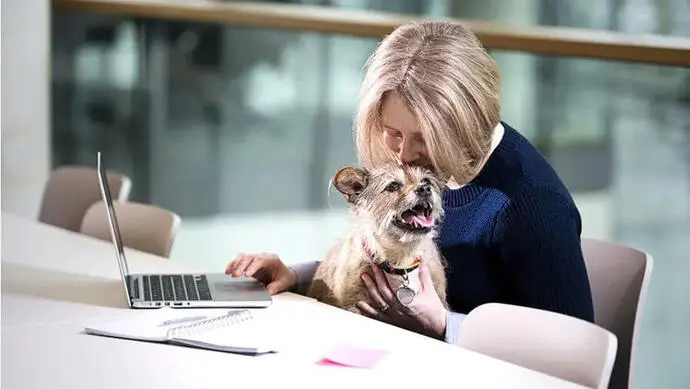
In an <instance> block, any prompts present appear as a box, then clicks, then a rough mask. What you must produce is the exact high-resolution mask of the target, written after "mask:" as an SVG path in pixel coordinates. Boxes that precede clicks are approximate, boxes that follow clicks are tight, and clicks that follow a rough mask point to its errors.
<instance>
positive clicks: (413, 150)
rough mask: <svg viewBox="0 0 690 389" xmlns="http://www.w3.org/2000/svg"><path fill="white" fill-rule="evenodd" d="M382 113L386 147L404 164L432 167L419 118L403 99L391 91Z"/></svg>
mask: <svg viewBox="0 0 690 389" xmlns="http://www.w3.org/2000/svg"><path fill="white" fill-rule="evenodd" d="M381 113H382V121H383V139H384V141H385V143H386V147H388V149H389V150H390V151H392V152H393V153H395V155H396V156H397V157H398V159H399V160H400V162H402V163H404V164H408V165H416V166H422V167H425V168H427V169H431V168H432V165H431V161H430V160H429V156H428V153H427V148H426V144H425V143H424V138H423V137H422V133H421V132H420V131H419V126H418V124H417V120H416V119H415V118H414V115H412V112H410V111H409V110H408V109H407V107H406V106H405V103H404V101H403V99H402V98H401V97H400V96H399V95H398V94H397V93H394V92H391V93H390V94H388V95H387V96H386V98H385V99H384V101H383V105H382V107H381Z"/></svg>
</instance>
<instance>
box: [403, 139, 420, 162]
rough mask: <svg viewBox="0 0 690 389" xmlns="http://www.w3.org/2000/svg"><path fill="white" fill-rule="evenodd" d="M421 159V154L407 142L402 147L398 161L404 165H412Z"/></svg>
mask: <svg viewBox="0 0 690 389" xmlns="http://www.w3.org/2000/svg"><path fill="white" fill-rule="evenodd" d="M418 158H419V153H417V151H416V150H415V149H414V147H413V146H412V145H411V144H409V143H406V142H403V144H402V145H401V146H400V152H399V153H398V159H399V160H400V162H402V163H412V162H414V161H416V160H417V159H418Z"/></svg>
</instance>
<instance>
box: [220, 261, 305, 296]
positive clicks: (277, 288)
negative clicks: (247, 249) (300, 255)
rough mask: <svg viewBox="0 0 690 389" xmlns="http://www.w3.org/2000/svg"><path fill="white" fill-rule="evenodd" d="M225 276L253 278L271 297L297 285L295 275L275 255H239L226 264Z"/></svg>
mask: <svg viewBox="0 0 690 389" xmlns="http://www.w3.org/2000/svg"><path fill="white" fill-rule="evenodd" d="M225 274H231V275H232V276H233V277H239V276H242V275H243V276H245V277H254V278H256V279H257V280H259V281H261V282H263V283H264V285H266V289H268V292H269V293H270V294H271V295H274V294H277V293H280V292H284V291H286V290H290V289H292V288H293V287H294V286H295V285H297V274H296V273H295V272H294V271H293V270H291V269H290V268H288V267H287V266H285V264H284V263H283V262H282V261H281V260H280V258H279V257H278V256H277V255H276V254H269V253H261V254H239V255H238V256H237V257H236V258H235V259H234V260H232V261H231V262H230V263H228V266H227V267H226V268H225Z"/></svg>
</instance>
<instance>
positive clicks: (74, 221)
mask: <svg viewBox="0 0 690 389" xmlns="http://www.w3.org/2000/svg"><path fill="white" fill-rule="evenodd" d="M107 176H108V184H109V185H110V190H111V193H112V196H113V199H117V200H119V201H127V200H128V199H129V194H130V191H131V188H132V181H131V180H130V179H129V177H127V176H125V175H124V174H121V173H117V172H112V171H109V172H107ZM99 200H101V190H100V186H99V184H98V171H97V170H96V169H93V168H90V167H87V166H60V167H58V168H56V169H55V170H53V172H52V173H51V174H50V177H49V178H48V182H47V183H46V185H45V189H44V191H43V199H42V202H41V209H40V211H39V214H38V220H39V221H40V222H43V223H46V224H51V225H54V226H57V227H61V228H65V229H68V230H71V231H79V228H80V226H81V221H82V219H83V218H84V214H85V213H86V210H87V209H88V208H89V207H90V206H91V205H92V204H93V203H95V202H97V201H99Z"/></svg>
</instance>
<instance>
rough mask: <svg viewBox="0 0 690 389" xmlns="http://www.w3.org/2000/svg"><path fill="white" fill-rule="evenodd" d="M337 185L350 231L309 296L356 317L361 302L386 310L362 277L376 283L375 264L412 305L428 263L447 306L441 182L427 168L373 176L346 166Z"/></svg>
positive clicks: (392, 169) (393, 168) (385, 170)
mask: <svg viewBox="0 0 690 389" xmlns="http://www.w3.org/2000/svg"><path fill="white" fill-rule="evenodd" d="M333 185H334V186H335V188H336V189H338V191H340V192H341V193H342V194H343V196H344V197H345V200H346V201H347V203H348V208H349V214H350V219H351V220H350V230H349V233H348V234H347V235H346V237H345V238H344V239H343V240H341V241H339V242H338V243H336V244H335V245H334V246H333V247H332V248H331V249H330V250H329V252H328V254H327V255H326V258H325V259H324V260H323V261H322V262H321V263H320V264H319V266H318V267H317V269H316V272H315V274H314V278H313V280H312V282H311V284H310V286H309V288H308V290H307V295H308V296H310V297H312V298H315V299H316V300H318V301H321V302H323V303H326V304H329V305H333V306H336V307H339V308H342V309H345V310H348V311H350V312H354V313H361V312H360V310H359V308H358V307H357V306H356V304H357V302H358V301H366V302H369V304H370V306H372V307H373V308H374V309H378V308H381V307H380V302H377V301H372V299H371V297H370V295H369V293H368V291H367V289H366V285H365V284H364V281H363V280H362V278H361V276H362V274H363V273H367V274H369V276H371V277H372V279H373V277H374V274H373V270H372V269H371V266H372V265H374V266H378V267H379V268H380V269H382V270H384V274H386V277H387V278H388V282H389V284H390V285H391V288H392V290H393V292H394V293H395V294H396V296H397V297H398V300H399V301H400V302H401V304H403V305H407V304H409V303H410V302H411V300H413V299H414V295H416V294H417V293H418V291H419V274H418V272H417V270H418V266H419V263H420V259H423V260H424V261H425V262H426V263H428V269H429V272H430V276H431V279H432V281H433V284H434V289H435V290H436V292H437V293H438V295H439V298H440V299H441V301H442V302H443V303H444V305H446V304H447V303H446V278H445V273H444V269H445V262H444V260H443V257H442V256H441V254H440V252H439V251H438V248H437V247H436V244H435V242H434V238H435V237H436V235H437V233H438V232H437V230H438V226H439V223H440V221H441V219H442V217H443V208H442V200H441V191H442V185H441V184H440V182H439V181H438V179H437V178H436V177H435V176H434V175H433V174H432V173H431V172H430V171H429V170H427V169H424V168H421V167H416V166H405V165H398V164H389V165H386V166H382V167H379V168H376V169H372V170H371V171H369V170H365V169H360V168H355V167H344V168H342V169H340V170H338V171H337V173H336V174H335V176H334V177H333ZM446 308H447V305H446Z"/></svg>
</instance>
